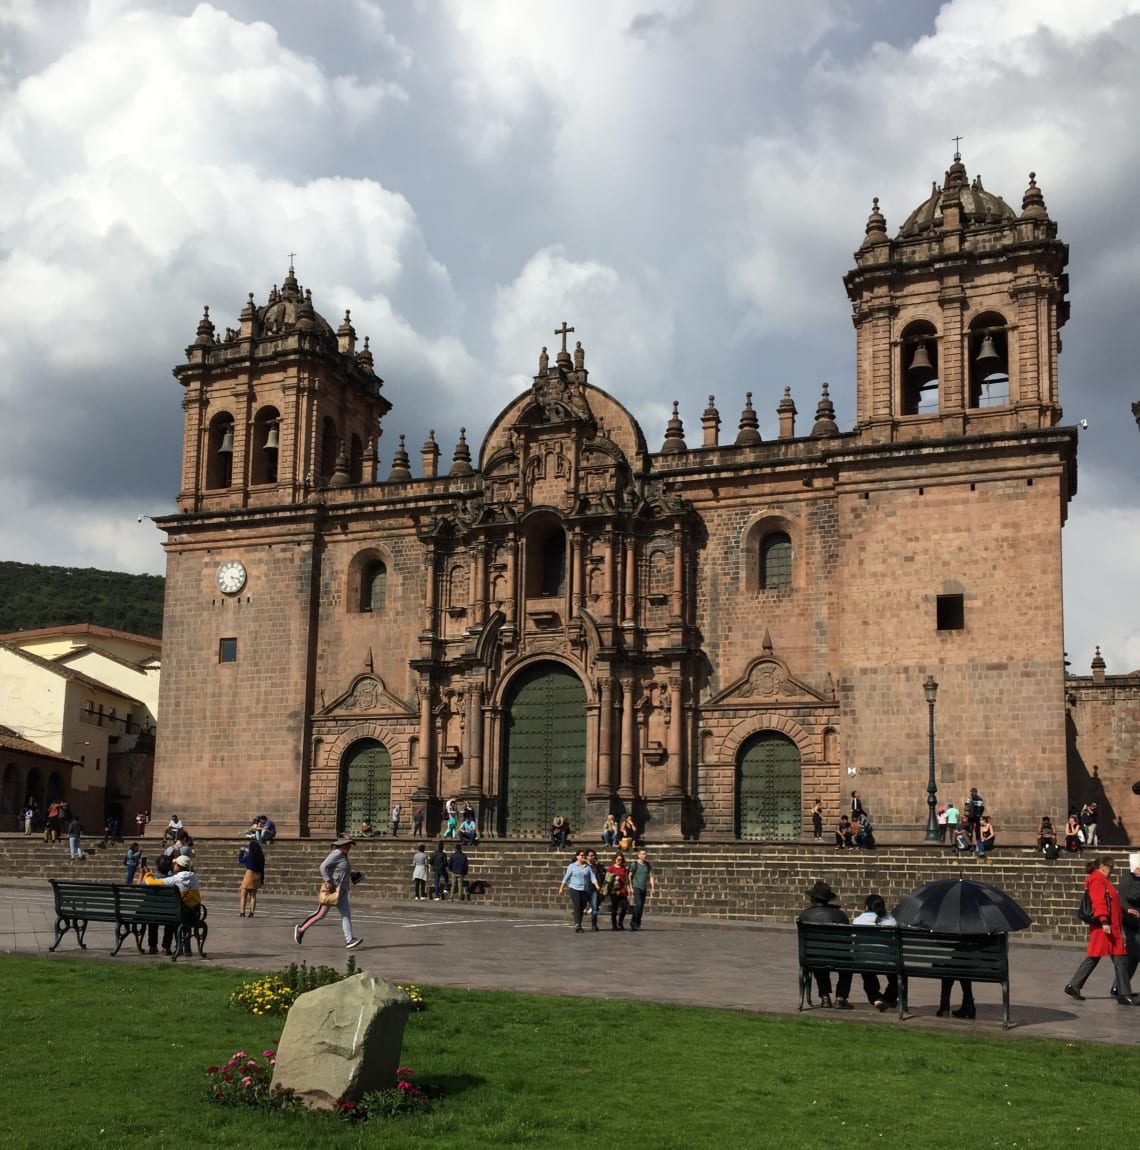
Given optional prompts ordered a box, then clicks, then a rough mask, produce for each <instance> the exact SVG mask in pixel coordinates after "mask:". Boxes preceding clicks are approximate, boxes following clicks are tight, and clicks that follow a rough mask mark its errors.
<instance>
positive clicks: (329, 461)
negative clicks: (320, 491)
mask: <svg viewBox="0 0 1140 1150" xmlns="http://www.w3.org/2000/svg"><path fill="white" fill-rule="evenodd" d="M339 442H340V437H339V436H338V435H337V430H336V424H335V423H334V422H333V421H332V420H331V419H330V418H329V417H328V416H325V418H324V420H323V421H322V423H321V462H320V471H319V475H320V476H321V479H322V480H323V481H324V483H326V484H327V483H328V482H329V481H330V480H331V479H332V477H333V472H334V471H336V453H337V445H338V444H339Z"/></svg>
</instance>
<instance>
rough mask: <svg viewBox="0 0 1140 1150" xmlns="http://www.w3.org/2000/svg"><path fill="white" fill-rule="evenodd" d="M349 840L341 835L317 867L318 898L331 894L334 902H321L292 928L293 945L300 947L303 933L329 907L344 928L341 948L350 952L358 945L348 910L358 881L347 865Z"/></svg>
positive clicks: (358, 940)
mask: <svg viewBox="0 0 1140 1150" xmlns="http://www.w3.org/2000/svg"><path fill="white" fill-rule="evenodd" d="M352 842H353V840H352V836H351V835H341V836H340V838H338V839H337V840H336V842H334V843H333V845H332V850H331V851H329V854H328V857H327V858H326V859H325V861H324V862H323V863H321V868H320V869H321V879H322V884H321V896H322V897H328V896H330V895H331V894H333V892H335V893H336V898H335V900H333V901H330V902H322V903H321V904H320V905H319V906H318V907H317V909H316V910H315V911H313V913H312V914H311V915H309V917H308V918H307V919H305V921H304V922H301V923H298V924H297V925H296V926H295V927H293V941H294V942H295V943H296V944H297V945H298V946H300V945H301V943H302V941H303V940H304V937H305V931H307V930H308V929H309V927H311V926H312V925H313V924H314V923H318V922H320V921H321V919H322V918H324V917H325V915H326V914H328V912H329V906H330V905H333V906H335V907H336V908H337V910H339V911H340V922H341V926H342V927H343V928H344V945H345V949H346V950H353V949H354V948H355V947H358V946H359V945H360V939H358V938H357V937H356V936H355V935H354V934H353V933H352V915H351V913H350V911H349V909H348V890H349V887H351V886H352V884H353V883H354V882H359V881H360V878H361V877H362V876H361V874H360V872H359V871H353V870H351V868H350V867H349V864H348V852H349V850H350V849H351V848H352Z"/></svg>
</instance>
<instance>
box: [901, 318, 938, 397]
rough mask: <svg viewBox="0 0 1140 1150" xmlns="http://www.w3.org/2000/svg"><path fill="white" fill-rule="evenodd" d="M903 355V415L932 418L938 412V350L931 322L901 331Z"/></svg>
mask: <svg viewBox="0 0 1140 1150" xmlns="http://www.w3.org/2000/svg"><path fill="white" fill-rule="evenodd" d="M899 350H900V353H901V356H902V362H901V365H900V366H901V369H902V370H901V373H900V375H901V380H902V396H901V403H900V405H899V412H900V414H902V415H934V414H936V413H937V412H938V382H939V349H938V332H937V331H936V330H935V328H934V325H933V324H932V323H928V322H927V321H925V320H919V321H917V322H915V323H912V324H910V325H909V326H908V327H907V329H906V330H905V331H904V332H903V335H902V340H901V341H900V343H899Z"/></svg>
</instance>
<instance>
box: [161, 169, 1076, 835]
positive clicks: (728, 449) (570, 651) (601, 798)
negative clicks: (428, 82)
mask: <svg viewBox="0 0 1140 1150" xmlns="http://www.w3.org/2000/svg"><path fill="white" fill-rule="evenodd" d="M1067 255H1068V253H1067V249H1066V247H1065V245H1064V244H1062V243H1061V242H1059V241H1058V240H1057V238H1056V226H1055V224H1054V223H1053V222H1052V221H1051V220H1050V219H1049V217H1048V216H1047V214H1046V212H1045V208H1044V202H1043V199H1042V196H1041V193H1040V190H1039V189H1038V188H1037V186H1036V182H1035V180H1033V179H1031V180H1030V186H1029V188H1028V190H1027V191H1026V193H1025V196H1024V197H1023V205H1022V211H1021V213H1020V214H1016V213H1014V212H1013V210H1012V209H1010V208H1009V207H1008V205H1006V204H1005V203H1004V201H1002V200H1001V199H1000V198H999V197H996V196H993V195H991V194H990V193H988V192H985V191H984V190H983V189H982V188H981V183H980V180H975V181H974V183H972V184H971V183H969V181H968V180H967V178H966V173H965V168H964V166H963V165H962V163H961V161H960V159H959V158H958V157H957V156H956V157H955V161H954V164H953V166H952V167H951V169H950V170H949V171H948V172H947V174H946V178H945V181H944V183H943V185H942V186H941V187H936V188H935V191H934V192H933V194H932V196H931V197H930V199H929V200H927V201H925V202H924V204H922V205H920V207H919V208H918V209H916V211H915V212H914V213H912V215H911V217H910V218H909V219H908V220H907V221H906V223H905V224H904V226H903V228H902V230H901V231H900V232H899V234H898V236H897V237H896V238H894V239H890V238H888V236H887V234H886V227H885V221H884V219H883V216H882V214H881V213H880V212H879V210H878V204H877V201H876V204H875V207H874V209H873V211H872V213H871V216H870V218H869V220H868V223H867V229H866V238H865V240H864V243H863V245H862V247H861V248H860V249H859V251H858V252H857V253H856V257H855V258H856V267H855V268H854V269H853V270H852V271H850V272H849V273H848V275H847V277H846V280H845V283H846V287H847V291H848V294H849V296H850V298H851V301H852V304H853V318H854V324H855V328H856V380H857V392H858V394H857V411H858V424H857V426H856V427H855V428H854V429H853V430H852V431H849V432H841V431H840V429H839V428H838V427H837V425H836V423H835V415H834V409H833V406H832V402H831V399H830V397H829V395H828V388H827V385H826V384H824V385H823V389H822V395H821V397H820V399H819V402H818V405H817V409H816V417H815V420H814V423H813V424H812V427H811V429H810V433H809V434H804V433H803V432H801V433H799V434H797V432H796V426H795V421H796V415H797V412H796V408H795V402H794V400H793V399H792V397H791V394H790V390H789V389H785V391H784V395H783V397H782V399H781V400H780V401H779V404H778V406H777V409H776V410H777V414H778V417H779V426H780V432H779V437H778V438H777V439H776V440H774V441H771V442H763V441H762V439H761V436H760V434H759V420H758V418H757V416H756V412H755V410H754V408H753V405H752V395H751V393H749V394H748V395H747V396H746V397H745V401H744V405H743V410H742V411H741V415H740V418H739V428H738V431H737V433H736V434H735V436H734V437H733V438H732V439H731V441H728V442H721V435H720V427H721V416H720V412H719V409H718V408H717V406H716V403H715V400H714V398H713V397H712V396H710V397H709V401H708V405H707V407H706V408H705V409H704V411H703V412H702V415H701V442H700V444H699V446H697V445H694V446H689V445H688V443H687V442H686V439H685V432H684V426H683V423H682V420H681V418H680V415H679V413H678V410H677V405H674V414H673V418H672V419H670V420H669V423H668V426H667V428H666V431H665V438H664V442H663V444H662V446H661V448H660V450H659V451H656V452H653V451H650V450H649V447H648V445H647V442H646V439H645V436H644V434H643V432H642V429H641V428H640V427H639V426H638V424H637V422H636V421H635V420H634V419H633V417H632V416H631V415H630V414H629V412H628V411H626V410H625V408H623V407H622V405H621V404H620V402H619V401H618V400H617V399H616V398H615V397H614V396H612V395H610V394H609V393H608V392H606V391H604V390H602V389H601V388H599V387H598V386H596V385H595V384H594V383H592V382H591V381H590V378H589V373H588V371H587V369H586V364H585V361H586V353H585V350H584V349H583V346H582V344H581V342H577V343H576V344H575V345H574V346H573V348H571V347H570V345H569V335H570V333H571V332H572V331H573V329H567V328H566V325H565V324H563V327H562V329H561V330H559V331H558V332H556V333H555V335H556V336H557V337H559V338H560V339H561V346H560V348H558V350H556V352H555V354H554V355H550V354H549V353H548V351H547V349H546V348H543V350H542V352H541V354H540V356H539V362H538V370H537V372H536V374H535V375H534V380H533V384H532V386H531V387H530V388H529V389H528V390H527V391H525V392H524V393H523V394H521V395H519V396H517V397H516V398H515V399H514V400H513V401H512V402H511V403H510V404H508V405H507V407H506V408H505V409H504V410H503V411H502V412H501V413H500V414H499V415H498V416H497V417H496V418H495V420H494V421H493V422H492V424H491V426H490V427H489V429H488V430H487V431H486V434H485V435H484V437H483V440H482V446H481V447H480V449H479V451H478V454H477V457H476V458H474V460H473V456H472V451H471V448H470V447H469V445H468V443H467V440H466V433H465V432H461V434H460V439H459V442H458V443H457V444H456V446H455V449H454V453H453V458H452V462H451V465H450V468H449V470H448V471H447V473H446V474H440V467H439V455H440V448H439V446H438V445H437V444H436V442H435V438H434V434H432V435H429V437H428V440H427V442H425V443H424V445H423V448H422V449H421V453H420V455H421V468H420V475H419V476H418V477H413V475H412V472H411V460H410V458H409V454H408V452H407V450H406V447H405V445H404V440H403V438H402V437H401V439H400V444H399V447H398V448H397V449H396V450H395V452H394V453H393V460H392V466H391V469H390V471H389V472H388V474H387V477H386V478H383V479H382V478H381V477H380V475H379V470H380V469H379V461H378V459H377V454H376V442H377V438H378V434H379V422H380V420H381V419H382V418H383V416H384V415H386V413H387V412H388V410H389V407H390V405H389V403H388V401H387V400H386V399H384V398H383V397H382V396H381V394H380V391H381V381H380V379H379V377H377V376H376V375H375V373H374V371H373V362H372V355H371V352H370V351H368V349H367V341H366V342H365V348H364V350H363V351H361V352H357V351H356V345H355V332H354V331H353V330H352V327H351V324H350V322H349V318H348V316H347V315H346V317H345V322H344V323H343V324H342V325H341V327H340V328H339V329H338V330H337V331H336V332H335V333H334V332H333V329H332V328H331V326H330V325H328V324H327V323H326V322H325V321H324V320H322V319H321V318H320V317H319V316H318V315H317V314H316V313H315V311H314V310H313V308H312V301H311V297H310V296H309V294H308V293H305V292H303V291H302V289H301V288H300V285H299V284H298V283H297V281H296V278H295V276H294V274H293V270H292V269H290V272H289V275H288V277H287V278H286V280H285V282H284V285H283V287H282V288H281V289H280V290H278V289H277V288H274V289H273V292H272V293H271V295H270V299H269V303H268V304H267V305H265V306H264V307H258V306H256V305H255V304H254V303H253V300H252V297H251V300H250V303H249V305H248V306H247V307H246V309H245V310H244V311H243V312H242V315H241V320H240V327H239V328H238V329H232V330H228V331H227V332H226V334H225V337H224V338H223V339H221V340H219V339H217V338H216V333H215V329H214V327H213V324H212V323H211V322H210V320H209V317H208V315H207V316H205V317H204V318H203V320H202V322H201V324H200V325H199V331H198V337H197V339H196V341H195V343H194V344H193V345H191V347H190V348H189V349H187V361H186V363H184V364H183V365H181V366H180V367H178V368H176V370H175V375H176V377H177V378H178V380H179V382H180V383H181V384H182V386H183V387H184V388H185V396H184V400H183V407H184V410H185V413H186V424H185V426H186V432H185V448H184V466H183V478H182V490H181V492H180V493H179V510H180V514H178V515H176V516H171V517H169V518H167V519H165V520H163V521H162V522H161V523H160V526H161V527H163V529H164V530H166V531H167V533H168V536H169V538H168V542H167V545H166V547H167V555H168V573H167V601H166V617H165V623H164V634H163V648H164V655H165V665H164V674H163V679H162V699H161V705H162V715H163V723H162V727H161V730H160V736H159V747H158V766H157V770H156V784H155V796H156V797H155V801H156V803H159V804H161V807H162V809H165V808H166V807H170V809H171V810H178V811H179V812H180V813H182V814H183V815H184V817H186V818H187V819H188V820H192V822H193V825H195V826H196V827H199V828H202V829H205V828H206V827H218V828H223V827H228V826H233V827H237V826H240V825H243V824H244V822H245V821H246V820H247V819H248V817H249V816H250V814H251V813H252V812H253V811H254V810H255V809H256V810H269V811H271V812H272V813H273V814H274V817H275V818H276V819H277V821H278V824H279V826H280V827H281V828H282V832H283V833H285V834H288V833H301V834H310V833H311V834H324V833H328V832H331V831H333V830H338V829H341V828H343V827H345V826H348V827H350V828H352V824H353V823H354V822H355V821H356V818H357V817H358V816H359V813H360V811H362V810H364V811H366V813H367V815H368V817H369V819H370V820H371V821H373V822H375V823H376V824H377V825H382V824H383V823H384V822H385V821H386V816H387V809H388V805H389V804H390V803H392V802H401V803H402V804H403V806H404V812H405V819H407V817H408V814H409V813H410V810H411V809H412V808H414V807H416V806H423V807H424V808H425V809H426V810H427V812H428V827H429V833H431V831H433V830H434V828H435V826H436V825H437V820H438V819H439V817H440V804H441V802H442V800H444V799H446V798H448V797H458V798H460V799H462V800H466V801H468V802H470V803H471V804H472V806H473V807H474V808H475V809H476V811H477V814H478V819H479V822H480V824H481V828H482V832H483V834H484V835H485V836H486V835H491V836H494V835H504V836H513V835H520V834H521V835H533V834H541V833H543V832H544V829H545V825H546V822H547V821H548V819H549V816H550V815H551V813H561V814H564V815H568V816H569V817H570V818H571V820H572V822H574V823H575V824H577V823H578V822H580V821H581V820H583V819H584V820H586V821H587V822H588V823H589V824H591V825H593V824H594V823H597V824H598V825H600V823H601V820H602V818H603V816H604V814H605V813H606V812H607V811H610V810H613V811H616V812H622V811H624V810H630V811H632V812H633V813H634V816H635V818H636V819H637V820H638V822H639V823H641V824H642V825H643V826H645V828H646V833H647V834H648V835H650V836H652V837H653V838H656V839H663V838H664V839H667V838H698V837H706V838H724V839H727V838H733V837H743V838H751V839H763V838H769V839H797V838H799V837H800V835H801V833H802V829H803V828H805V827H806V828H810V820H809V818H808V811H809V809H810V806H811V803H812V801H813V800H814V799H815V798H816V797H819V798H821V799H822V800H823V803H824V809H825V819H826V820H827V822H828V823H831V822H834V819H835V817H836V816H837V814H838V813H839V811H840V810H841V809H843V807H844V805H845V802H846V799H845V795H846V793H847V790H848V789H850V787H852V786H858V787H859V788H860V789H861V791H862V793H863V799H864V802H865V803H866V805H867V806H868V807H869V808H870V809H871V810H872V812H873V815H874V819H875V823H876V829H877V831H878V833H879V835H880V837H881V838H883V839H884V840H886V841H890V840H891V839H892V838H894V839H900V840H904V839H913V838H914V836H915V834H916V833H921V829H922V828H924V827H925V825H926V820H927V814H928V807H927V763H928V753H929V731H928V709H927V703H926V701H925V698H924V694H923V682H924V680H925V679H926V678H927V676H930V675H933V676H934V677H935V679H936V680H937V681H938V683H939V684H940V686H939V690H938V695H937V704H936V719H937V724H936V730H937V735H936V758H937V764H938V768H937V769H938V776H937V781H938V785H939V787H940V794H941V796H942V797H943V798H946V797H950V796H953V797H955V798H956V799H958V800H959V801H961V799H962V798H963V797H964V795H965V792H966V789H967V788H968V787H969V786H971V785H973V786H978V787H979V788H980V789H982V791H983V794H984V795H985V796H986V798H987V801H988V804H989V809H990V811H991V813H992V814H993V815H994V817H995V819H996V820H997V822H998V824H999V827H1000V828H1001V833H1002V834H1003V835H1004V836H1007V837H1008V838H1011V839H1018V838H1022V839H1026V838H1028V837H1030V836H1031V835H1032V833H1033V832H1034V831H1035V829H1036V826H1037V820H1038V818H1039V816H1040V813H1041V809H1042V807H1043V806H1044V807H1045V808H1046V809H1049V810H1052V811H1054V812H1056V813H1058V814H1060V813H1061V812H1062V811H1063V810H1064V808H1065V807H1066V805H1067V800H1068V794H1067V790H1066V771H1065V763H1066V715H1065V689H1064V686H1065V681H1064V661H1063V660H1064V656H1063V649H1062V605H1061V527H1062V524H1063V522H1064V519H1065V515H1066V511H1067V507H1068V502H1069V499H1070V498H1071V496H1072V494H1073V492H1074V491H1075V486H1076V455H1075V453H1076V436H1075V432H1074V430H1073V429H1072V428H1065V427H1061V426H1059V424H1060V417H1061V409H1060V404H1059V398H1058V385H1057V356H1058V353H1059V351H1060V338H1059V334H1058V332H1059V328H1060V326H1061V325H1062V324H1063V323H1064V321H1065V319H1066V318H1067V314H1068V303H1067V301H1066V299H1065V295H1066V291H1067V277H1066V276H1065V275H1064V270H1063V269H1064V267H1065V264H1066V262H1067ZM235 564H240V566H236V565H235ZM544 788H547V789H548V792H547V790H544ZM547 793H549V795H557V796H558V797H557V799H555V798H550V799H549V801H545V800H544V795H545V794H547ZM362 804H363V805H362ZM554 804H560V805H554Z"/></svg>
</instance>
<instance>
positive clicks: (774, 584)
mask: <svg viewBox="0 0 1140 1150" xmlns="http://www.w3.org/2000/svg"><path fill="white" fill-rule="evenodd" d="M791 587H792V541H791V539H790V538H789V537H788V534H787V532H784V531H773V532H771V533H770V534H768V535H765V536H764V538H763V540H762V541H761V543H760V589H761V590H762V591H790V590H791Z"/></svg>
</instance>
